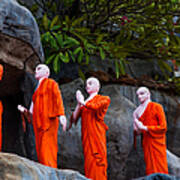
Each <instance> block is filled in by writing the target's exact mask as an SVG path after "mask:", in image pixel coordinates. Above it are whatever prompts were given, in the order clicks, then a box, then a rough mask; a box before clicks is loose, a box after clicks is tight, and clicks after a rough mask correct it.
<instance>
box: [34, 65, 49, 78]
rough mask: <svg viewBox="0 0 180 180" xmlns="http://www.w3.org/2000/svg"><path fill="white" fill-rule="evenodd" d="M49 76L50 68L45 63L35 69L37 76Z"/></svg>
mask: <svg viewBox="0 0 180 180" xmlns="http://www.w3.org/2000/svg"><path fill="white" fill-rule="evenodd" d="M48 76H49V68H48V67H47V66H46V65H44V64H39V65H38V66H37V67H36V70H35V78H36V79H38V80H39V79H41V78H44V77H48Z"/></svg>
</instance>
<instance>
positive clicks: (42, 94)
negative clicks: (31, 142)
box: [18, 64, 66, 168]
mask: <svg viewBox="0 0 180 180" xmlns="http://www.w3.org/2000/svg"><path fill="white" fill-rule="evenodd" d="M49 75H50V70H49V68H48V66H46V65H45V64H39V65H38V66H37V67H36V70H35V78H36V79H37V80H38V81H39V83H38V87H37V88H36V90H35V92H34V94H33V97H32V102H31V106H30V109H29V110H27V109H26V108H25V107H23V106H22V105H18V109H19V110H20V111H21V113H24V115H25V116H26V115H29V117H28V118H27V119H29V121H32V124H33V128H34V134H35V141H36V152H37V157H38V161H39V163H41V164H44V165H47V166H50V167H53V168H57V152H58V139H57V137H58V127H59V119H60V124H61V125H62V126H63V131H66V117H65V115H64V114H65V113H64V106H63V100H62V97H61V92H60V89H59V86H58V84H57V83H56V82H55V81H54V80H53V79H50V78H48V77H49ZM30 115H31V116H32V118H30ZM58 117H60V118H59V119H58Z"/></svg>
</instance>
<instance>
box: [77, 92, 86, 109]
mask: <svg viewBox="0 0 180 180" xmlns="http://www.w3.org/2000/svg"><path fill="white" fill-rule="evenodd" d="M76 99H77V102H78V103H79V104H81V105H85V102H84V96H83V94H82V93H81V91H80V90H77V91H76Z"/></svg>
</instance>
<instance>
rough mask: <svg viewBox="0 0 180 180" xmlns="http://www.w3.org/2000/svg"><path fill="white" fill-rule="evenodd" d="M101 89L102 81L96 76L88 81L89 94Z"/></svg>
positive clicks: (87, 89)
mask: <svg viewBox="0 0 180 180" xmlns="http://www.w3.org/2000/svg"><path fill="white" fill-rule="evenodd" d="M99 89H100V82H99V80H98V79H97V78H95V77H90V78H88V79H87V81H86V91H87V92H88V94H91V93H95V92H97V93H98V92H99Z"/></svg>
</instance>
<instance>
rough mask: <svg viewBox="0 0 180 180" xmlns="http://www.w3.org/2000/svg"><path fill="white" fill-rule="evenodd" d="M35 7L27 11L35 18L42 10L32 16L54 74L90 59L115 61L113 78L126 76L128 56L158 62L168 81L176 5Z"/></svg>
mask: <svg viewBox="0 0 180 180" xmlns="http://www.w3.org/2000/svg"><path fill="white" fill-rule="evenodd" d="M39 2H40V3H36V4H34V5H33V6H32V12H33V13H34V14H35V16H36V13H35V11H36V10H37V6H39V8H41V11H42V16H39V17H37V16H36V17H37V21H38V23H39V26H40V31H41V40H42V43H43V47H44V50H45V55H46V63H47V64H49V63H52V64H53V67H54V70H55V72H58V71H59V69H60V65H61V62H64V63H69V62H71V61H73V62H77V63H79V64H80V65H83V64H86V65H88V64H89V63H91V60H90V57H91V56H92V55H96V56H99V57H100V58H101V59H102V60H103V61H104V62H105V59H111V60H112V61H114V66H115V70H116V77H117V78H119V76H121V75H125V63H126V62H127V59H128V58H129V57H135V58H140V59H146V60H154V61H157V62H158V64H159V66H160V69H161V70H162V72H164V73H165V76H167V75H166V72H167V71H170V72H171V71H172V69H171V68H170V66H169V65H168V64H167V60H171V59H175V60H177V62H178V61H179V57H180V38H179V37H178V36H177V33H179V34H180V25H179V22H180V18H179V14H180V1H179V0H171V1H169V0H163V1H162V0H156V1H149V0H136V1H135V0H124V1H119V0H110V1H107V0H96V1H94V0H64V1H57V0H54V1H53V0H46V1H44V0H42V1H41V0H39ZM60 7H61V8H60ZM174 17H176V19H177V20H176V22H174V20H173V18H174ZM82 73H83V72H80V73H79V74H81V77H82ZM167 78H168V76H167Z"/></svg>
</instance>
